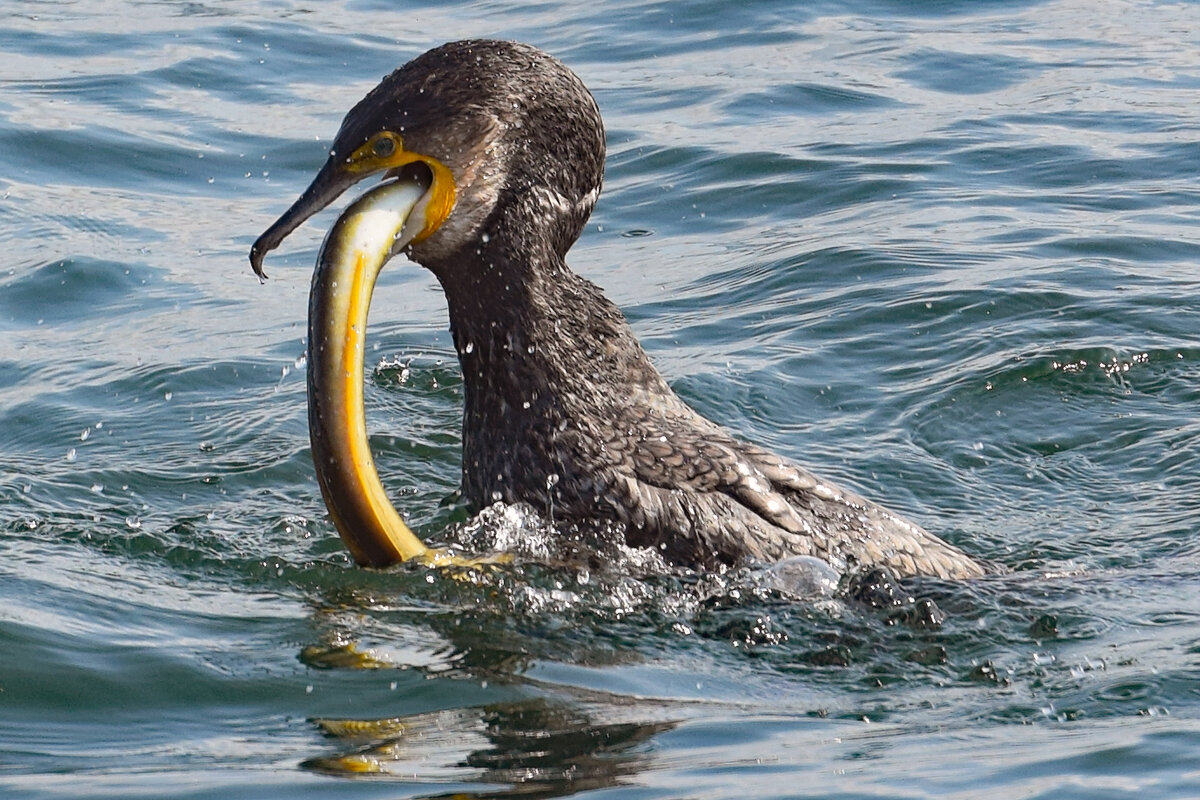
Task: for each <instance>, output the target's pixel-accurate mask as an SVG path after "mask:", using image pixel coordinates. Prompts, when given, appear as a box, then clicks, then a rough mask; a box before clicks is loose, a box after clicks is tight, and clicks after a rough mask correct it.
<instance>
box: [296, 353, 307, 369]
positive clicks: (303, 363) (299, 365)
mask: <svg viewBox="0 0 1200 800" xmlns="http://www.w3.org/2000/svg"><path fill="white" fill-rule="evenodd" d="M292 365H293V366H295V368H296V369H304V368H305V367H307V366H308V354H307V353H301V354H300V355H299V356H297V357H296V360H295V361H293V362H292Z"/></svg>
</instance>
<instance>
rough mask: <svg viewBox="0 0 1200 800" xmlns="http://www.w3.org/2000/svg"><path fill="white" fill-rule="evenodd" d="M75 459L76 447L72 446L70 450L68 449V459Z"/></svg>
mask: <svg viewBox="0 0 1200 800" xmlns="http://www.w3.org/2000/svg"><path fill="white" fill-rule="evenodd" d="M74 460H75V448H74V447H72V448H71V449H70V450H68V451H67V461H74Z"/></svg>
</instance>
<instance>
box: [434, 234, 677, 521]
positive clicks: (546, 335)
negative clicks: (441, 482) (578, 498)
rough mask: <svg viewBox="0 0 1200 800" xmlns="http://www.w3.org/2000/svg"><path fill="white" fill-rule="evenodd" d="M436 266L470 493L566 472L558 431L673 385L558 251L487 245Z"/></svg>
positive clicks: (565, 447) (521, 490)
mask: <svg viewBox="0 0 1200 800" xmlns="http://www.w3.org/2000/svg"><path fill="white" fill-rule="evenodd" d="M441 266H442V267H449V265H441ZM434 273H435V274H436V275H437V276H438V278H439V280H440V281H441V283H442V287H443V289H444V290H445V294H446V299H447V302H448V304H449V312H450V327H451V331H452V334H453V337H454V344H455V348H456V349H457V351H458V357H459V362H460V363H461V366H462V372H463V382H464V395H465V408H464V414H463V488H464V491H465V492H466V494H467V497H468V499H469V500H471V501H472V502H473V503H474V504H476V505H483V504H486V503H489V502H491V501H492V500H493V499H495V498H497V497H499V498H501V499H505V500H507V501H513V500H520V499H526V500H527V499H528V498H529V497H530V494H531V492H533V491H534V490H535V489H536V488H537V487H536V486H533V485H531V486H523V485H522V482H523V481H527V480H532V481H534V482H535V483H536V484H538V485H541V483H542V482H543V481H544V480H545V479H546V478H547V477H548V476H554V475H564V474H568V473H569V472H570V471H571V467H570V465H569V463H568V462H569V460H570V459H571V458H573V456H571V455H570V451H571V450H572V445H569V444H566V442H567V441H568V440H570V439H571V437H573V436H577V435H578V434H579V433H580V432H586V431H587V429H588V428H589V426H590V425H591V423H592V422H593V421H594V420H597V419H609V418H613V417H614V415H615V414H616V415H618V416H619V412H618V411H617V409H618V407H619V406H620V405H621V404H625V405H628V404H629V403H631V402H634V400H633V398H644V397H646V396H647V394H654V395H657V396H671V390H670V389H669V388H668V387H667V385H666V383H665V382H664V381H663V380H662V378H661V377H660V376H659V374H658V372H657V371H656V370H655V369H654V367H653V366H652V365H651V364H650V361H649V359H648V358H647V357H646V354H645V352H644V351H643V350H642V348H641V345H640V344H639V343H638V341H637V338H636V337H635V336H634V335H633V332H632V331H631V330H630V328H629V325H628V324H627V323H626V321H625V318H624V316H622V314H621V312H620V311H619V310H618V309H617V308H616V306H615V305H613V303H612V302H611V301H609V300H608V298H606V297H605V296H604V294H603V293H602V292H601V291H600V289H599V288H598V287H596V286H595V285H594V284H592V283H591V282H589V281H587V280H586V279H584V278H581V277H579V276H578V275H576V274H575V273H574V272H572V271H571V270H570V269H569V268H568V267H567V265H566V263H565V262H564V261H563V260H562V258H561V257H559V256H558V255H557V254H554V253H549V254H547V253H540V254H539V253H532V252H529V251H525V252H514V251H512V250H511V249H505V248H499V247H486V246H485V247H483V248H480V249H479V251H478V252H473V253H471V254H470V255H469V257H464V258H463V259H461V260H460V261H458V263H456V264H455V265H454V266H453V268H435V269H434ZM585 435H586V433H585Z"/></svg>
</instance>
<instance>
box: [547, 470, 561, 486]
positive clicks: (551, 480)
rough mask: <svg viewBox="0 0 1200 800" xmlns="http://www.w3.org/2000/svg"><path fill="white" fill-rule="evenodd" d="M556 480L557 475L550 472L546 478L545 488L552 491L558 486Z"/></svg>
mask: <svg viewBox="0 0 1200 800" xmlns="http://www.w3.org/2000/svg"><path fill="white" fill-rule="evenodd" d="M558 480H559V478H558V473H557V472H551V473H550V474H549V475H547V476H546V488H547V489H553V488H554V487H555V486H558Z"/></svg>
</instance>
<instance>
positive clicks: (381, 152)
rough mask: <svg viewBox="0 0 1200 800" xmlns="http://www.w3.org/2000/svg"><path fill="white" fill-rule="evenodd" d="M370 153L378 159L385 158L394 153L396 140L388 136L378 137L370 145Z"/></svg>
mask: <svg viewBox="0 0 1200 800" xmlns="http://www.w3.org/2000/svg"><path fill="white" fill-rule="evenodd" d="M371 151H372V152H373V153H375V155H376V157H378V158H387V157H388V156H390V155H391V154H392V153H394V152H396V140H395V139H393V138H392V137H390V136H380V137H379V138H378V139H376V140H375V142H374V143H373V144H372V145H371Z"/></svg>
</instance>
